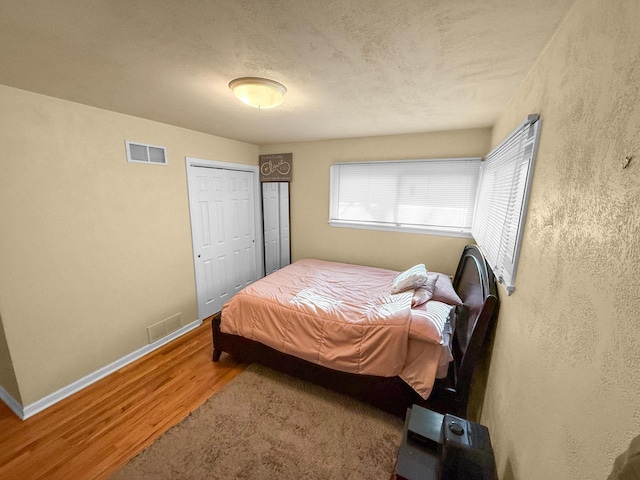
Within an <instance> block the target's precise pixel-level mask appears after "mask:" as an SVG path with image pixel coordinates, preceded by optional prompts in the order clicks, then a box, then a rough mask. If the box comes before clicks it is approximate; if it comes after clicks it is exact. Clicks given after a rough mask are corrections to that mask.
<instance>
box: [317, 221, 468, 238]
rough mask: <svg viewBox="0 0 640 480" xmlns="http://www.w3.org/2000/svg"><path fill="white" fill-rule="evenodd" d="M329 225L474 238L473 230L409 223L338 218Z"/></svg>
mask: <svg viewBox="0 0 640 480" xmlns="http://www.w3.org/2000/svg"><path fill="white" fill-rule="evenodd" d="M328 223H329V225H331V226H332V227H340V228H358V229H362V230H382V231H385V232H399V233H417V234H420V235H437V236H442V237H458V238H473V237H472V236H471V232H464V231H462V230H459V229H458V230H454V229H449V228H442V227H412V226H409V225H381V224H377V223H365V222H362V223H360V222H344V221H338V220H329V222H328Z"/></svg>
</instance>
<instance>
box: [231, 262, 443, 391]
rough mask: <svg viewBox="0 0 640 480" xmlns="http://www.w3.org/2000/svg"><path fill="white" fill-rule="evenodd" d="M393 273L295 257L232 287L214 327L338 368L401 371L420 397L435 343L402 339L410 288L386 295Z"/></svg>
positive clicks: (435, 356)
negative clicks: (237, 287) (233, 291)
mask: <svg viewBox="0 0 640 480" xmlns="http://www.w3.org/2000/svg"><path fill="white" fill-rule="evenodd" d="M396 275H397V272H395V271H392V270H384V269H379V268H372V267H362V266H355V265H347V264H341V263H334V262H323V261H320V260H310V259H307V260H300V261H298V262H296V263H294V264H292V265H289V266H287V267H285V268H283V269H281V270H278V271H277V272H275V273H272V274H271V275H269V276H267V277H265V278H263V279H261V280H259V281H258V282H255V283H253V284H252V285H249V286H248V287H246V288H244V289H243V290H242V291H240V292H239V293H237V294H236V295H235V296H234V297H233V298H232V299H231V300H230V301H229V302H227V304H226V305H225V306H224V307H223V309H222V322H221V331H222V332H224V333H230V334H234V335H241V336H243V337H245V338H249V339H251V340H255V341H258V342H260V343H263V344H265V345H268V346H270V347H272V348H275V349H276V350H279V351H280V352H283V353H288V354H290V355H294V356H296V357H299V358H303V359H305V360H308V361H311V362H314V363H317V364H319V365H324V366H326V367H329V368H333V369H336V370H341V371H344V372H350V373H360V374H368V375H378V376H383V377H390V376H395V375H401V376H402V378H404V379H405V380H406V381H408V383H410V384H411V385H412V386H413V387H414V389H416V390H417V391H418V393H420V394H421V395H422V396H423V397H425V398H426V396H428V394H429V393H430V391H431V387H432V385H433V380H434V378H435V371H436V369H437V366H438V360H439V358H440V351H441V350H440V348H439V347H440V346H439V345H436V344H426V343H425V342H413V343H415V345H412V346H411V347H410V345H409V343H410V342H409V328H410V323H411V298H412V296H413V291H412V290H411V291H408V292H405V293H401V294H397V295H391V293H390V291H391V285H392V283H393V279H394V277H395V276H396ZM417 343H422V344H424V345H426V347H422V348H418V346H417ZM425 348H426V350H425ZM407 368H410V371H406V370H407Z"/></svg>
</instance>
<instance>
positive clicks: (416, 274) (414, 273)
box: [391, 263, 427, 294]
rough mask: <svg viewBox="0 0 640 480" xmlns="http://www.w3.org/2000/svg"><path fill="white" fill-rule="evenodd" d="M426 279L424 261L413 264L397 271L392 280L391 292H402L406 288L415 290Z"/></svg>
mask: <svg viewBox="0 0 640 480" xmlns="http://www.w3.org/2000/svg"><path fill="white" fill-rule="evenodd" d="M426 281H427V269H426V267H425V266H424V263H420V264H418V265H414V266H413V267H411V268H410V269H408V270H405V271H404V272H402V273H399V274H398V275H397V276H396V278H395V279H394V280H393V286H392V287H391V293H392V294H396V293H402V292H406V291H407V290H415V289H416V288H418V287H419V286H421V285H423V284H424V283H425V282H426Z"/></svg>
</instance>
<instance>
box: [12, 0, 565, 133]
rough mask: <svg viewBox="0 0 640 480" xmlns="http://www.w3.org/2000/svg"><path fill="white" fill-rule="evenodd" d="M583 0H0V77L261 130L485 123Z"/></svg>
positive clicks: (106, 103)
mask: <svg viewBox="0 0 640 480" xmlns="http://www.w3.org/2000/svg"><path fill="white" fill-rule="evenodd" d="M574 1H575V0H537V1H535V2H532V1H525V0H482V1H480V0H403V1H390V0H322V1H320V0H316V1H313V0H253V1H250V0H228V1H223V0H200V1H197V0H175V1H167V0H140V1H136V0H103V1H97V0H96V1H89V0H48V1H46V0H45V1H32V0H2V2H0V84H5V85H9V86H13V87H17V88H22V89H25V90H30V91H34V92H39V93H43V94H46V95H50V96H54V97H60V98H64V99H68V100H72V101H75V102H80V103H84V104H87V105H93V106H96V107H101V108H105V109H108V110H113V111H116V112H122V113H127V114H131V115H135V116H139V117H143V118H148V119H152V120H157V121H160V122H165V123H169V124H172V125H178V126H181V127H185V128H189V129H193V130H198V131H202V132H207V133H211V134H214V135H219V136H222V137H228V138H233V139H237V140H242V141H247V142H251V143H255V144H269V143H282V142H291V141H308V140H319V139H334V138H345V137H361V136H372V135H389V134H403V133H415V132H426V131H435V130H449V129H459V128H472V127H485V126H491V125H492V124H493V123H494V121H495V120H496V118H497V117H498V115H499V114H500V113H501V112H502V111H503V110H504V108H505V106H506V105H507V103H508V101H509V99H510V98H511V96H512V95H513V94H514V93H515V90H516V88H517V87H518V86H519V84H520V82H521V81H522V80H523V79H524V76H525V75H526V73H527V72H528V71H529V69H530V68H531V67H532V65H533V63H534V62H535V60H536V58H537V57H538V56H539V55H540V53H541V51H542V50H543V48H544V47H545V45H546V44H547V43H548V42H549V40H550V38H551V36H552V35H553V33H554V32H555V30H556V28H557V27H558V25H559V23H560V22H561V21H562V19H563V18H564V16H565V15H566V13H567V12H568V9H569V8H570V7H571V5H572V4H573V3H574ZM241 76H261V77H267V78H271V79H274V80H277V81H279V82H281V83H283V84H284V85H286V87H287V89H288V93H287V95H286V96H285V103H284V104H283V105H282V106H280V107H278V108H276V109H273V110H263V111H259V110H256V109H253V108H251V107H247V106H245V105H243V104H241V103H240V102H239V101H238V100H237V99H236V98H235V97H234V96H233V94H232V92H231V91H230V90H229V88H228V87H227V84H228V83H229V81H230V80H232V79H233V78H236V77H241Z"/></svg>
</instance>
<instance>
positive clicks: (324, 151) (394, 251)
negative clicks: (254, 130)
mask: <svg viewBox="0 0 640 480" xmlns="http://www.w3.org/2000/svg"><path fill="white" fill-rule="evenodd" d="M489 142H490V130H489V129H475V130H460V131H449V132H438V133H424V134H416V135H396V136H388V137H371V138H356V139H348V140H334V141H323V142H306V143H293V144H286V145H269V146H263V147H262V148H261V151H260V153H262V154H267V153H287V152H292V153H293V181H292V182H291V193H290V194H291V249H292V259H293V260H298V259H301V258H310V257H313V258H320V259H324V260H332V261H339V262H348V263H355V264H363V265H372V266H378V267H382V268H390V269H395V270H403V269H405V268H408V267H410V266H412V265H414V264H415V263H425V264H426V266H427V268H428V269H430V270H433V271H441V272H444V273H447V274H453V273H454V270H455V267H456V265H457V263H458V259H459V257H460V253H461V252H462V248H463V247H464V245H466V244H467V243H472V240H471V239H463V238H453V237H441V236H431V235H417V234H404V233H402V234H401V233H393V232H384V231H375V230H359V229H352V228H340V227H331V226H330V225H329V224H328V223H327V222H328V220H329V167H330V166H331V165H332V164H334V163H336V162H349V161H365V160H403V159H415V158H446V157H467V156H482V155H484V154H486V153H487V151H488V150H489Z"/></svg>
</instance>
